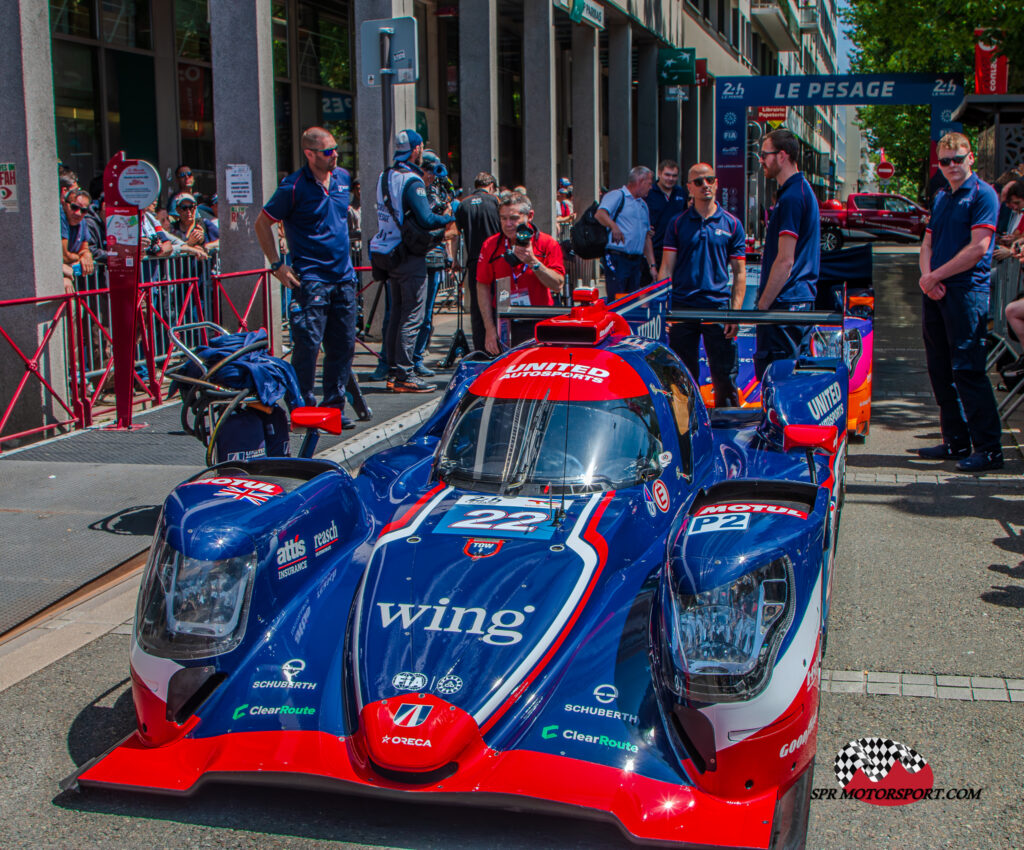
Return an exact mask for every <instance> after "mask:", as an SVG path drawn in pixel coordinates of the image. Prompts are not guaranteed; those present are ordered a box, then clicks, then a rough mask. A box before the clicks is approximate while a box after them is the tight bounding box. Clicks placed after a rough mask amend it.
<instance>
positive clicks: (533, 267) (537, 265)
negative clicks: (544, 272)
mask: <svg viewBox="0 0 1024 850" xmlns="http://www.w3.org/2000/svg"><path fill="white" fill-rule="evenodd" d="M540 266H541V262H540V260H535V261H534V262H532V263H530V271H532V272H535V271H537V269H539V268H540Z"/></svg>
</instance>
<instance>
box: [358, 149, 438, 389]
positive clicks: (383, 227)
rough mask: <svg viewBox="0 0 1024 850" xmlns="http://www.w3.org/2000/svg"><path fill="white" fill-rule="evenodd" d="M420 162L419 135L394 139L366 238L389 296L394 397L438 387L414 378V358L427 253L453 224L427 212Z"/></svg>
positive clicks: (387, 336) (388, 350) (388, 354)
mask: <svg viewBox="0 0 1024 850" xmlns="http://www.w3.org/2000/svg"><path fill="white" fill-rule="evenodd" d="M422 159H423V137H422V136H420V134H419V133H417V132H416V131H415V130H403V131H402V132H400V133H399V134H398V135H397V136H396V137H395V161H394V165H392V166H391V167H390V168H387V169H385V170H384V173H383V174H381V176H380V179H379V180H378V181H377V234H376V235H375V236H374V237H373V239H372V240H370V259H371V262H372V264H373V275H374V277H375V278H376V279H377V280H384V281H387V283H386V285H387V287H388V292H389V294H390V295H391V313H390V315H389V316H388V321H387V325H386V327H385V329H384V353H385V359H386V360H387V362H388V365H389V366H390V368H391V370H392V371H391V374H390V375H389V376H388V384H387V386H388V389H389V390H390V391H392V392H397V393H429V392H433V391H434V390H436V389H437V386H436V385H434V384H429V383H426V382H425V381H423V380H421V379H420V378H419V377H418V376H417V375H416V374H415V371H414V366H413V360H412V356H413V351H414V348H415V345H416V337H417V335H418V334H419V330H420V326H421V325H422V324H423V315H424V308H425V306H426V301H427V260H426V255H427V252H428V251H430V249H431V248H433V247H435V246H437V245H438V244H440V242H441V240H442V239H443V238H444V229H445V227H446V226H447V225H448V224H449V222H453V221H455V218H454V217H453V216H451V215H449V214H445V215H437V214H436V213H434V212H432V211H431V209H430V207H429V205H428V203H427V186H426V182H425V181H424V178H423V170H422V169H421V167H420V166H421V163H422Z"/></svg>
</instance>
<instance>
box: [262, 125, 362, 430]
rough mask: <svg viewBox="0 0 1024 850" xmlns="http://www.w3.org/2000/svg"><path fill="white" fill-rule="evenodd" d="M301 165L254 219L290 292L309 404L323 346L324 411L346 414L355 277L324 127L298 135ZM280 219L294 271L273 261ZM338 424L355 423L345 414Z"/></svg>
mask: <svg viewBox="0 0 1024 850" xmlns="http://www.w3.org/2000/svg"><path fill="white" fill-rule="evenodd" d="M301 145H302V153H303V155H304V156H305V158H306V164H305V165H304V166H303V167H302V168H300V169H299V170H298V171H296V172H295V173H294V174H289V175H288V176H287V177H285V179H284V180H283V181H282V182H281V185H280V186H279V187H278V189H277V191H276V192H274V194H273V196H272V197H271V198H270V200H269V201H267V203H266V204H264V206H263V210H262V212H261V213H260V214H259V216H258V217H257V219H256V236H257V238H258V239H259V242H260V248H262V249H263V253H264V255H265V256H266V257H267V260H268V261H269V262H270V271H271V273H272V274H273V275H274V277H276V278H277V279H278V280H279V281H280V282H281V284H282V285H283V286H285V287H287V288H288V289H292V290H295V297H294V298H293V299H292V303H291V306H290V307H289V310H288V320H289V323H290V326H291V337H292V346H293V347H292V366H293V367H294V368H295V374H296V376H297V377H298V379H299V387H300V388H301V390H302V395H303V397H304V398H305V401H306V404H308V405H315V404H316V396H315V394H314V392H313V387H314V383H315V380H316V359H317V355H318V353H319V352H320V346H321V344H322V345H323V348H324V364H323V401H322V402H321V404H322V406H323V407H336V408H338V410H342V411H344V409H345V386H346V384H347V383H348V380H349V375H350V373H351V371H352V355H353V353H354V351H355V341H356V274H355V271H354V270H353V268H352V258H351V256H350V255H349V244H348V203H349V196H350V191H351V178H350V177H349V173H348V172H347V171H346V170H345V169H343V168H339V167H338V143H337V142H336V141H335V140H334V136H332V135H331V133H330V132H328V131H327V130H325V129H324V128H323V127H310V128H309V129H308V130H306V131H305V132H304V133H303V134H302V141H301ZM277 222H283V224H284V231H285V235H286V236H287V239H288V246H289V249H290V253H289V259H290V262H291V264H292V265H291V268H289V267H288V266H286V265H284V260H283V259H282V258H281V257H279V256H278V245H277V239H275V238H274V234H273V230H272V228H273V226H274V224H276V223H277ZM342 427H343V428H354V427H355V423H354V422H353V421H352V420H350V419H349V418H348V417H346V416H344V415H342Z"/></svg>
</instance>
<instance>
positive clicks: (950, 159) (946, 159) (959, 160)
mask: <svg viewBox="0 0 1024 850" xmlns="http://www.w3.org/2000/svg"><path fill="white" fill-rule="evenodd" d="M969 156H970V154H969V153H958V154H957V155H956V156H940V157H939V165H952V164H953V163H954V162H955V163H956V164H957V165H963V162H964V160H965V159H967V157H969Z"/></svg>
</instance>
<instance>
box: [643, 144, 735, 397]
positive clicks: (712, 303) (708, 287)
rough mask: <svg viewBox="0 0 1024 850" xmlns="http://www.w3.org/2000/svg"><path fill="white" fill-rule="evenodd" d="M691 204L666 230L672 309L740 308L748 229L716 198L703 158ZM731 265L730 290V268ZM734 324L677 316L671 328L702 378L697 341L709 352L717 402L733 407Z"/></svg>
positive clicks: (682, 354)
mask: <svg viewBox="0 0 1024 850" xmlns="http://www.w3.org/2000/svg"><path fill="white" fill-rule="evenodd" d="M686 185H687V188H688V189H689V192H690V197H691V198H693V206H692V207H690V208H689V209H688V210H686V211H685V212H682V213H680V214H679V215H677V216H675V217H674V218H673V219H672V221H671V223H670V224H669V225H668V229H667V230H666V231H665V237H664V242H663V245H662V260H661V269H660V271H659V272H658V279H659V280H664V279H665V278H668V277H670V278H672V309H673V310H726V309H728V308H729V306H730V301H731V306H732V309H733V310H739V309H740V308H741V307H742V306H743V295H744V293H745V292H746V289H747V265H746V234H745V233H744V232H743V225H742V224H740V222H739V219H737V218H736V216H734V215H731V214H730V213H728V212H726V210H724V209H723V208H722V207H721V206H719V205H718V203H717V202H716V201H715V192H716V191H717V190H718V179H717V178H716V177H715V173H714V169H713V168H712V167H711V166H710V165H708V164H707V163H706V162H698V163H697V164H696V165H694V166H693V167H692V168H691V169H690V171H689V175H688V177H687V184H686ZM730 268H731V269H732V278H733V279H732V285H731V292H730V282H729V269H730ZM737 330H738V328H737V326H736V325H715V324H703V323H702V322H700V321H686V322H675V323H674V324H673V325H672V327H671V328H670V329H669V334H668V339H669V345H670V346H671V347H672V350H673V351H674V352H675V353H676V354H678V355H679V358H680V359H681V360H682V361H683V363H684V364H685V365H686V368H687V369H689V370H690V374H691V375H693V377H694V380H699V379H700V341H701V337H703V339H704V350H705V352H707V355H708V369H709V370H710V371H711V384H712V386H713V387H714V390H715V407H737V406H738V405H739V401H740V400H739V393H738V392H737V390H736V375H737V373H738V371H739V357H738V353H737V349H736V332H737Z"/></svg>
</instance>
